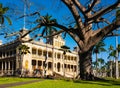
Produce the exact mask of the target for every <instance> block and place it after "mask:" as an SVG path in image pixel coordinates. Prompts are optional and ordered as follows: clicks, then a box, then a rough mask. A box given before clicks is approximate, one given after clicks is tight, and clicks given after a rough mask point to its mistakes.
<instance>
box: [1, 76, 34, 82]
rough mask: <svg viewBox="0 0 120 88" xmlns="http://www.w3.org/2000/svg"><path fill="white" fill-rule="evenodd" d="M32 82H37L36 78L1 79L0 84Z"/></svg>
mask: <svg viewBox="0 0 120 88" xmlns="http://www.w3.org/2000/svg"><path fill="white" fill-rule="evenodd" d="M30 80H35V78H17V77H0V84H6V83H15V82H24V81H30Z"/></svg>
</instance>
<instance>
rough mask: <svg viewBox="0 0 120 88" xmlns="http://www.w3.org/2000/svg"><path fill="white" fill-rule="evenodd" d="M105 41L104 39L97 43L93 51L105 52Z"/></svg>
mask: <svg viewBox="0 0 120 88" xmlns="http://www.w3.org/2000/svg"><path fill="white" fill-rule="evenodd" d="M104 46H105V43H104V42H103V41H100V42H99V43H97V44H96V45H95V47H94V49H93V53H100V52H105V51H106V49H105V48H104Z"/></svg>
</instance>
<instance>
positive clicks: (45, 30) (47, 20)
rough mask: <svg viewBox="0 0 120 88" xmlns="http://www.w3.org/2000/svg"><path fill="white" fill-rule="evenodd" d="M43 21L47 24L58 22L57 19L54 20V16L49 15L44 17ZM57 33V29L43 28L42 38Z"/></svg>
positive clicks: (47, 26)
mask: <svg viewBox="0 0 120 88" xmlns="http://www.w3.org/2000/svg"><path fill="white" fill-rule="evenodd" d="M43 19H44V22H45V23H47V24H49V23H52V22H57V21H56V19H52V16H51V15H48V14H47V15H45V16H43ZM56 31H57V29H56V28H55V27H52V26H49V25H46V26H45V27H44V28H43V31H42V36H43V35H51V34H52V33H53V32H56Z"/></svg>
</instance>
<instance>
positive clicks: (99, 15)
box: [88, 2, 120, 23]
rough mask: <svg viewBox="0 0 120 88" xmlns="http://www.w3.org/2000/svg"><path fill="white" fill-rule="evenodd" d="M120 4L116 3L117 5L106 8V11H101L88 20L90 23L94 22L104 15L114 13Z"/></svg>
mask: <svg viewBox="0 0 120 88" xmlns="http://www.w3.org/2000/svg"><path fill="white" fill-rule="evenodd" d="M119 4H120V2H116V3H115V4H113V5H111V6H109V7H107V8H105V9H101V10H100V11H99V12H96V13H95V14H93V15H91V17H89V18H88V21H89V23H92V22H94V20H96V19H98V18H100V17H101V16H102V15H104V14H105V13H107V12H110V11H112V10H113V9H115V8H116V7H117V6H118V5H119Z"/></svg>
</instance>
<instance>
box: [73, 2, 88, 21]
mask: <svg viewBox="0 0 120 88" xmlns="http://www.w3.org/2000/svg"><path fill="white" fill-rule="evenodd" d="M73 2H74V3H75V5H76V6H77V8H78V9H79V10H80V11H81V13H82V14H83V15H84V17H85V19H88V17H87V16H86V14H85V10H86V8H85V7H84V6H83V5H82V4H81V3H80V2H79V1H78V0H73Z"/></svg>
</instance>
